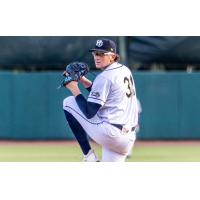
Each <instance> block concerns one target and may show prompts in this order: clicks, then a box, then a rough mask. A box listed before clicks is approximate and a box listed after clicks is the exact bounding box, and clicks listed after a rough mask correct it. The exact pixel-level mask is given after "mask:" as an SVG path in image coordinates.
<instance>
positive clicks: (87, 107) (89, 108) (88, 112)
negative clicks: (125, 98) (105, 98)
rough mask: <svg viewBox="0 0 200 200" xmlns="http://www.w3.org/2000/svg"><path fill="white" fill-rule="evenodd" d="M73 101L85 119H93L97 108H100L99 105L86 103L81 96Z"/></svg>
mask: <svg viewBox="0 0 200 200" xmlns="http://www.w3.org/2000/svg"><path fill="white" fill-rule="evenodd" d="M75 99H76V102H77V104H78V107H79V108H80V110H81V111H82V112H83V114H84V115H85V116H86V117H87V119H91V118H92V117H94V116H95V115H96V114H97V112H98V110H99V108H100V107H101V105H100V104H98V103H92V102H87V100H86V99H85V97H84V96H83V95H82V94H79V95H78V96H76V98H75Z"/></svg>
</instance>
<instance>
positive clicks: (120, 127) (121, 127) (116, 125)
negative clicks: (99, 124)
mask: <svg viewBox="0 0 200 200" xmlns="http://www.w3.org/2000/svg"><path fill="white" fill-rule="evenodd" d="M111 125H113V126H115V127H117V128H118V129H120V130H122V129H123V126H122V125H120V124H111ZM135 128H136V127H132V128H131V131H134V130H135Z"/></svg>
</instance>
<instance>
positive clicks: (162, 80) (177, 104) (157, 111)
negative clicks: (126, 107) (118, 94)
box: [134, 72, 200, 139]
mask: <svg viewBox="0 0 200 200" xmlns="http://www.w3.org/2000/svg"><path fill="white" fill-rule="evenodd" d="M134 77H135V82H136V88H137V95H138V98H139V99H140V101H141V104H142V109H143V112H142V114H141V132H140V133H139V134H138V137H139V138H142V139H196V138H198V139H200V126H199V124H200V123H199V122H200V120H199V117H198V116H199V113H200V105H199V102H200V93H199V92H198V86H199V85H200V73H192V74H188V73H183V72H182V73H181V72H176V73H175V72H173V73H136V74H135V75H134Z"/></svg>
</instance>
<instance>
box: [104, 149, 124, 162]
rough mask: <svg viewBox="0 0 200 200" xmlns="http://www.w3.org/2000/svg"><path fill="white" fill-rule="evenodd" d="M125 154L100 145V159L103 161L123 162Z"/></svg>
mask: <svg viewBox="0 0 200 200" xmlns="http://www.w3.org/2000/svg"><path fill="white" fill-rule="evenodd" d="M125 159H126V155H122V154H119V153H116V152H114V151H112V150H110V149H108V148H106V147H102V161H103V162H124V161H125Z"/></svg>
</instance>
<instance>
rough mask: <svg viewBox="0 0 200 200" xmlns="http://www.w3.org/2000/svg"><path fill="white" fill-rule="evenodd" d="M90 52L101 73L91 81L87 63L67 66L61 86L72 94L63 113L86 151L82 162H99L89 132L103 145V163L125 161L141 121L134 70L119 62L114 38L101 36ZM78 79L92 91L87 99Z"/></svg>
mask: <svg viewBox="0 0 200 200" xmlns="http://www.w3.org/2000/svg"><path fill="white" fill-rule="evenodd" d="M89 51H90V52H91V53H92V56H93V58H94V63H95V66H96V68H97V69H100V70H101V73H100V74H99V75H98V76H97V77H96V78H95V80H94V81H93V83H92V82H91V81H90V80H88V79H87V78H86V77H85V76H84V75H86V74H87V73H88V71H89V67H88V66H87V64H85V63H82V62H75V63H70V64H69V65H68V66H67V67H66V70H65V72H64V76H65V78H64V80H63V81H62V83H61V86H64V87H66V88H67V89H69V90H70V91H71V93H72V94H73V96H70V97H67V98H65V99H64V101H63V109H64V113H65V116H66V119H67V121H68V124H69V126H70V128H71V129H72V132H73V133H74V135H75V137H76V139H77V141H78V143H79V145H80V147H81V150H82V152H83V155H84V159H83V161H87V162H97V161H99V159H98V158H97V156H96V155H95V152H94V150H93V149H91V146H90V143H89V140H88V135H89V136H90V137H91V138H92V139H93V140H94V141H96V142H97V143H98V144H100V145H101V146H102V161H103V162H123V161H125V159H126V156H127V154H128V152H129V151H130V149H131V148H132V147H133V145H134V142H135V139H136V135H135V129H136V126H137V124H138V110H137V109H138V107H137V98H136V90H135V83H134V80H133V77H132V73H131V71H130V70H129V69H128V68H127V67H126V66H125V65H123V64H120V63H119V62H118V61H119V59H120V57H119V55H118V54H117V52H116V44H115V43H114V42H113V41H112V40H109V39H99V40H97V41H96V44H95V46H94V48H92V49H90V50H89ZM78 82H80V83H82V84H83V85H84V87H85V88H86V89H87V90H88V91H89V92H90V93H89V96H88V98H87V99H85V97H84V96H83V95H82V94H81V91H80V89H79V87H78Z"/></svg>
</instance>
